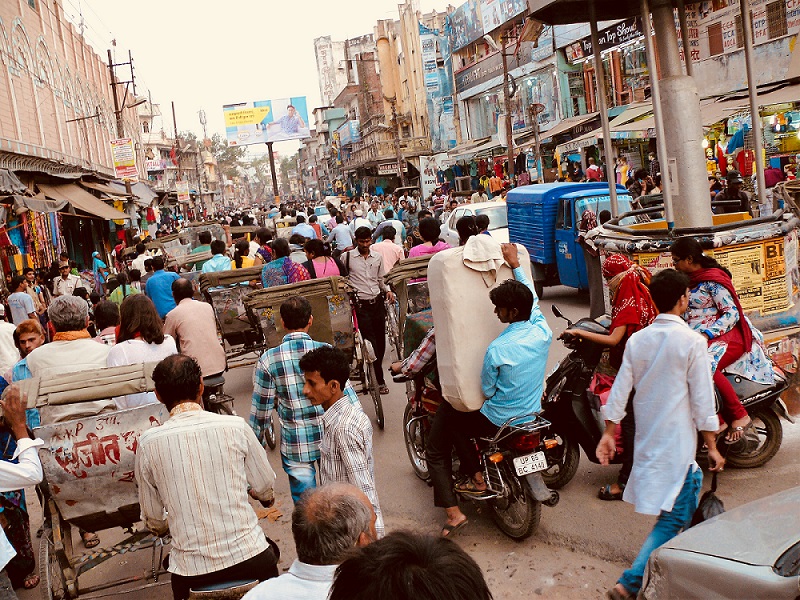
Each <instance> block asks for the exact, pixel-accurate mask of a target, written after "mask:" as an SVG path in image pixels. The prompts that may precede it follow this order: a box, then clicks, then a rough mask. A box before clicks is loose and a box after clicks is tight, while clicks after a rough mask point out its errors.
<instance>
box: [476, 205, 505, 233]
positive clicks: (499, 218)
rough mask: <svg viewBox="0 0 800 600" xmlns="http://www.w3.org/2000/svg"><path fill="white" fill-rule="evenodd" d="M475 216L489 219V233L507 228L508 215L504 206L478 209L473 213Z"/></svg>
mask: <svg viewBox="0 0 800 600" xmlns="http://www.w3.org/2000/svg"><path fill="white" fill-rule="evenodd" d="M475 214H478V215H486V216H487V217H489V231H494V230H495V229H502V228H503V227H508V213H507V212H506V207H505V205H503V206H491V207H488V208H479V209H477V210H476V211H475Z"/></svg>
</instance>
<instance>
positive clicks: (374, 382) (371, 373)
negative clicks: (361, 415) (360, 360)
mask: <svg viewBox="0 0 800 600" xmlns="http://www.w3.org/2000/svg"><path fill="white" fill-rule="evenodd" d="M365 370H366V372H367V387H368V388H369V395H370V396H372V403H373V404H374V405H375V418H376V420H377V421H378V428H379V429H383V426H384V419H383V401H382V400H381V392H380V389H379V386H378V377H377V375H375V365H374V363H367V368H366V369H365Z"/></svg>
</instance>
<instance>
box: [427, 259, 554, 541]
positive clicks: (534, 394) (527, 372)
mask: <svg viewBox="0 0 800 600" xmlns="http://www.w3.org/2000/svg"><path fill="white" fill-rule="evenodd" d="M503 258H504V259H505V261H506V263H508V266H510V267H511V268H512V269H513V271H514V279H513V280H512V279H509V280H508V281H505V282H503V283H502V284H500V285H499V286H497V287H496V288H494V289H493V290H491V291H490V292H489V298H490V299H491V301H492V303H493V304H494V306H495V311H494V312H495V314H496V315H497V318H498V319H500V322H501V323H508V327H506V329H505V331H503V333H501V334H500V335H499V336H498V337H497V339H495V340H494V341H493V342H492V343H491V344H489V347H488V348H487V349H486V355H485V357H484V360H483V369H482V370H481V386H482V388H483V395H484V396H485V397H486V401H485V402H484V403H483V406H482V407H481V409H480V410H479V411H474V412H458V411H457V410H455V409H454V408H453V407H452V406H451V405H450V404H449V403H447V402H443V403H442V404H441V405H440V406H439V410H438V411H437V413H436V418H435V419H434V422H433V425H432V426H431V434H430V437H429V440H428V446H427V448H426V451H427V454H426V457H427V460H428V468H429V470H430V473H431V481H432V483H433V501H434V504H435V505H436V506H439V507H441V508H444V509H445V513H446V514H447V520H446V522H445V524H444V526H443V529H442V535H443V536H445V537H447V536H448V535H450V534H452V533H453V532H454V531H456V530H457V529H460V528H461V527H463V526H464V525H466V523H467V517H466V516H465V515H464V513H463V512H461V509H460V508H459V507H458V501H457V499H456V496H455V494H454V492H453V488H452V464H451V462H450V460H449V458H450V456H451V453H452V449H453V447H455V449H456V452H457V453H458V456H459V459H460V460H461V469H460V470H461V473H462V474H464V475H465V476H466V477H465V480H464V481H463V482H462V483H459V484H457V485H456V489H457V490H458V491H459V492H462V493H467V494H474V495H480V494H482V493H484V492H485V490H486V482H485V481H484V480H483V473H482V472H481V470H480V458H479V456H478V452H477V450H476V448H475V445H474V444H473V443H471V441H470V440H471V438H476V437H492V436H494V435H495V434H496V433H497V430H498V429H499V428H500V426H501V425H502V424H503V423H505V422H506V421H508V420H509V419H511V418H513V417H523V416H525V415H530V414H532V413H538V412H540V411H541V410H542V388H543V387H544V379H545V368H546V365H547V353H548V352H549V350H550V342H551V341H552V338H553V333H552V331H550V327H548V325H547V322H546V321H545V318H544V315H543V314H542V311H541V309H540V308H539V299H538V298H537V297H536V292H535V291H534V290H533V284H532V283H531V282H530V281H529V280H528V277H527V275H526V274H525V271H523V270H522V268H521V267H520V264H519V256H518V254H517V247H516V246H515V245H514V244H503Z"/></svg>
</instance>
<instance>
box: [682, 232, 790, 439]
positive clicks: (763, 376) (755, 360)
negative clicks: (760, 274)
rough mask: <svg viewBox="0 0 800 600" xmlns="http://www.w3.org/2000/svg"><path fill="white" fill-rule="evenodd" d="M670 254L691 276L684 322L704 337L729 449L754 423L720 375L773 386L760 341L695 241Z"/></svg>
mask: <svg viewBox="0 0 800 600" xmlns="http://www.w3.org/2000/svg"><path fill="white" fill-rule="evenodd" d="M670 252H672V262H673V264H674V265H675V268H676V269H677V270H679V271H681V272H683V273H686V274H687V275H688V276H689V280H690V284H691V288H690V289H691V292H690V294H689V308H688V310H687V311H686V314H685V315H684V316H683V318H684V319H685V320H686V322H687V323H688V324H689V327H691V328H692V329H694V330H695V331H697V332H698V333H700V334H702V335H704V336H705V337H706V338H708V352H709V358H710V359H711V368H712V370H713V372H714V385H716V387H717V389H718V390H719V393H720V396H721V397H722V404H723V406H722V411H721V413H722V417H723V418H724V419H725V421H726V422H727V423H728V425H729V431H728V434H727V435H726V436H725V441H726V443H729V444H732V443H734V442H736V441H738V440H739V439H741V437H742V435H743V434H744V431H745V429H747V428H748V427H751V426H752V421H751V419H750V416H749V415H748V414H747V410H745V408H744V406H742V403H741V401H740V400H739V398H738V396H737V395H736V392H735V391H734V389H733V386H732V385H731V384H730V382H729V381H728V380H727V378H726V377H725V375H724V374H723V370H725V369H727V370H728V371H729V372H732V373H735V374H737V375H741V376H742V377H744V378H745V379H749V380H751V381H756V382H758V383H764V384H771V383H773V382H774V375H773V371H772V363H771V362H770V360H769V358H767V356H766V353H765V351H764V346H763V344H764V338H763V336H762V335H761V332H760V331H758V330H757V329H756V328H755V327H753V324H752V323H750V320H749V319H748V318H747V317H746V316H745V314H744V311H743V310H742V305H741V303H740V302H739V297H738V296H737V294H736V290H735V289H734V287H733V281H732V280H731V273H730V271H728V270H727V269H726V268H725V267H723V266H722V265H720V264H719V263H718V262H717V261H716V260H714V259H713V258H711V257H710V256H706V255H704V254H703V249H702V247H701V246H700V243H699V242H698V241H697V240H696V239H694V238H691V237H682V238H680V239H678V240H676V241H675V242H674V243H673V244H672V247H671V248H670Z"/></svg>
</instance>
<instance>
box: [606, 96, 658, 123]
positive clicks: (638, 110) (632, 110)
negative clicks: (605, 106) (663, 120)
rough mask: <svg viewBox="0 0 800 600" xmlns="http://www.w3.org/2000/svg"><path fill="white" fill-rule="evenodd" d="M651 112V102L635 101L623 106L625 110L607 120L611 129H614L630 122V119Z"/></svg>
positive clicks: (632, 119)
mask: <svg viewBox="0 0 800 600" xmlns="http://www.w3.org/2000/svg"><path fill="white" fill-rule="evenodd" d="M651 112H653V103H652V102H637V103H636V104H629V105H628V106H627V107H626V108H625V111H624V112H622V113H620V114H618V115H617V116H616V117H614V118H613V119H611V120H610V121H609V122H608V125H609V126H610V127H611V128H612V129H614V128H615V127H617V126H619V125H624V124H625V123H630V122H631V121H635V120H636V119H638V118H640V117H643V116H645V115H647V114H649V113H651Z"/></svg>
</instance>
